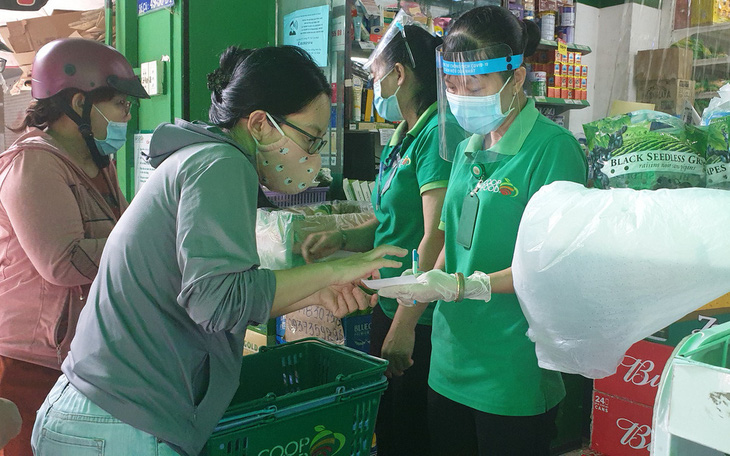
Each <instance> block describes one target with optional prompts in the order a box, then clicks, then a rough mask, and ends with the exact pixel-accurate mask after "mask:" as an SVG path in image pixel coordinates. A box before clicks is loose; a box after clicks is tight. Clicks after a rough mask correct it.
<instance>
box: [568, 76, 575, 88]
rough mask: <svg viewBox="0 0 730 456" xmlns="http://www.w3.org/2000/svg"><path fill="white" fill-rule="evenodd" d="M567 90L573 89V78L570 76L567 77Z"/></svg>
mask: <svg viewBox="0 0 730 456" xmlns="http://www.w3.org/2000/svg"><path fill="white" fill-rule="evenodd" d="M568 88H569V89H575V78H574V77H572V76H568Z"/></svg>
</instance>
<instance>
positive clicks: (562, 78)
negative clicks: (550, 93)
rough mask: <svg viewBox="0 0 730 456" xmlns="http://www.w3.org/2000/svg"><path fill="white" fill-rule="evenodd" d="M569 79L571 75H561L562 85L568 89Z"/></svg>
mask: <svg viewBox="0 0 730 456" xmlns="http://www.w3.org/2000/svg"><path fill="white" fill-rule="evenodd" d="M569 79H570V76H561V77H560V87H563V88H565V89H567V88H568V80H569Z"/></svg>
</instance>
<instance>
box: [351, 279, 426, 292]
mask: <svg viewBox="0 0 730 456" xmlns="http://www.w3.org/2000/svg"><path fill="white" fill-rule="evenodd" d="M416 282H417V280H416V276H412V275H407V276H401V277H391V278H390V279H377V280H363V281H362V283H363V284H364V285H365V286H366V287H368V288H370V289H371V290H380V289H381V288H385V287H392V286H395V285H409V284H411V283H416Z"/></svg>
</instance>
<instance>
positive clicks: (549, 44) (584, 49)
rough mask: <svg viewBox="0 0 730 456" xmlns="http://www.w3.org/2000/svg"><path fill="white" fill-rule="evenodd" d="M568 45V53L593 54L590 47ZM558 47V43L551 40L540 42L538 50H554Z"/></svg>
mask: <svg viewBox="0 0 730 456" xmlns="http://www.w3.org/2000/svg"><path fill="white" fill-rule="evenodd" d="M566 45H567V46H568V51H573V52H575V51H578V52H582V53H583V55H586V54H590V53H591V48H590V47H588V46H585V45H582V44H575V43H566ZM557 47H558V42H557V41H550V40H540V45H539V46H538V48H543V49H545V48H548V49H553V48H557Z"/></svg>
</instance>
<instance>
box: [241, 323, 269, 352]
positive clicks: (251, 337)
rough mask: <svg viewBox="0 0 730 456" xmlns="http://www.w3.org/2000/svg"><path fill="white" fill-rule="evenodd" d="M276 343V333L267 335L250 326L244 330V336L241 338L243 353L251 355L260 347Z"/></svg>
mask: <svg viewBox="0 0 730 456" xmlns="http://www.w3.org/2000/svg"><path fill="white" fill-rule="evenodd" d="M272 345H276V335H275V334H273V335H270V336H267V335H265V334H261V333H259V332H257V331H253V330H251V329H250V328H249V329H247V330H246V336H245V338H244V339H243V355H244V356H245V355H252V354H254V353H258V352H259V350H261V347H270V346H272Z"/></svg>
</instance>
